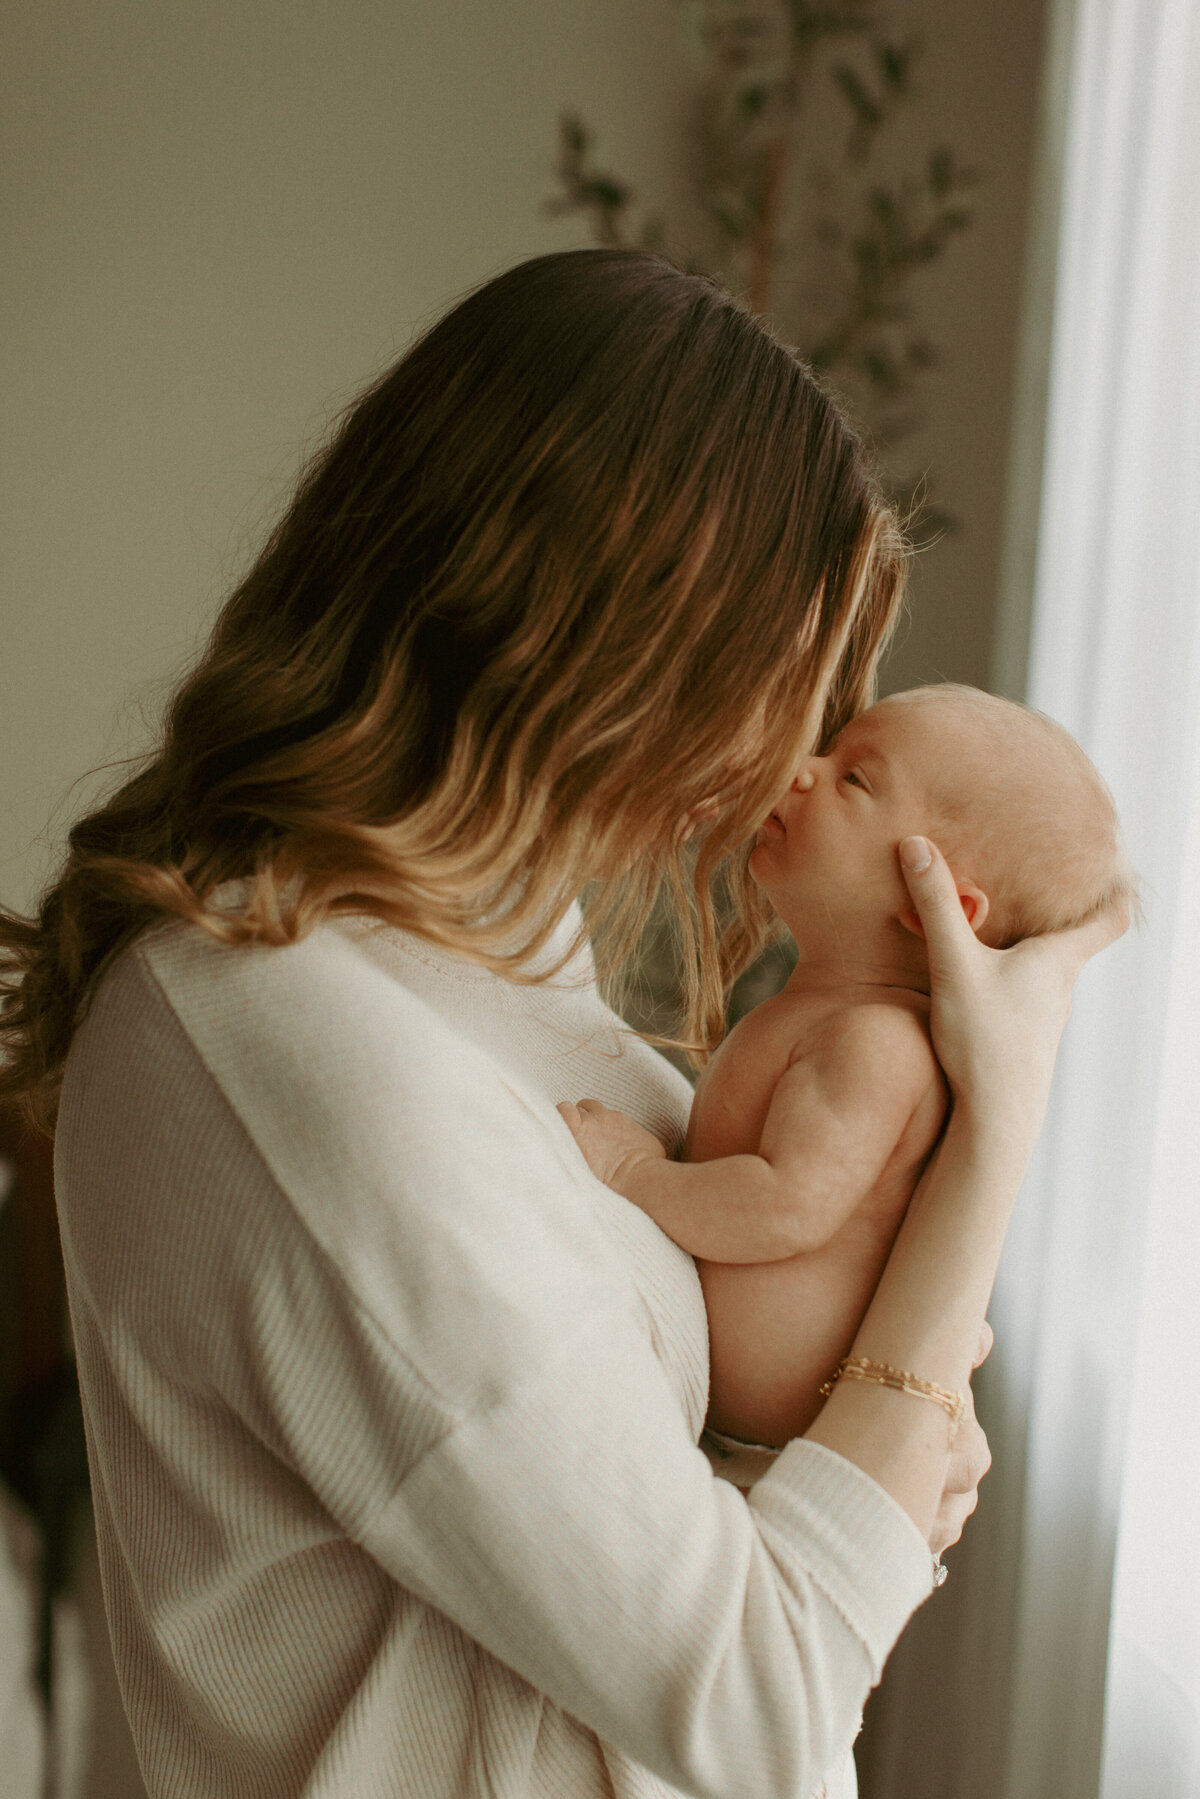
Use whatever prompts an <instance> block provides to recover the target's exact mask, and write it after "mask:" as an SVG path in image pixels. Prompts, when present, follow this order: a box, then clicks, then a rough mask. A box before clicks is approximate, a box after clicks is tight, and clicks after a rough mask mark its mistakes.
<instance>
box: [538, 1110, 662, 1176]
mask: <svg viewBox="0 0 1200 1799" xmlns="http://www.w3.org/2000/svg"><path fill="white" fill-rule="evenodd" d="M558 1109H559V1112H560V1113H561V1114H562V1117H563V1119H564V1121H565V1123H566V1124H567V1126H568V1128H569V1130H570V1132H571V1135H572V1136H573V1137H574V1139H575V1141H576V1143H578V1145H579V1147H580V1149H581V1150H582V1151H583V1153H584V1156H585V1157H586V1159H587V1165H588V1167H589V1168H590V1169H591V1171H592V1173H593V1174H594V1175H595V1176H596V1178H597V1180H601V1181H603V1182H604V1184H605V1186H606V1187H613V1188H615V1189H616V1191H617V1192H618V1193H623V1192H624V1190H625V1181H626V1179H627V1177H628V1176H629V1174H630V1172H631V1171H632V1170H633V1169H634V1168H636V1167H637V1165H638V1164H639V1163H640V1162H646V1161H651V1160H659V1161H661V1160H664V1159H665V1157H666V1154H667V1152H666V1150H665V1149H664V1148H663V1146H662V1144H661V1143H660V1142H659V1140H658V1138H657V1137H653V1136H651V1134H650V1132H649V1131H644V1130H643V1129H642V1127H641V1125H640V1124H635V1123H634V1122H633V1119H632V1118H627V1117H626V1116H625V1114H624V1112H614V1111H613V1110H612V1109H611V1108H610V1107H608V1106H602V1105H601V1104H600V1101H599V1100H598V1099H581V1100H580V1102H579V1104H578V1105H577V1106H573V1105H571V1103H570V1102H569V1101H565V1102H564V1103H563V1104H562V1105H560V1106H559V1108H558Z"/></svg>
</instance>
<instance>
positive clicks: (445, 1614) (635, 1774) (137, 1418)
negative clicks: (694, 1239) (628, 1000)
mask: <svg viewBox="0 0 1200 1799" xmlns="http://www.w3.org/2000/svg"><path fill="white" fill-rule="evenodd" d="M571 923H572V921H570V920H568V921H567V924H566V926H565V927H564V929H567V930H569V929H570V928H571ZM551 953H553V951H552V952H551ZM587 1093H590V1094H593V1095H595V1096H596V1097H598V1098H600V1099H601V1100H603V1101H604V1102H605V1103H606V1104H609V1105H614V1106H620V1107H621V1108H622V1109H624V1110H626V1111H628V1112H630V1113H631V1114H632V1115H633V1116H634V1117H636V1118H638V1119H640V1120H641V1121H642V1122H643V1123H645V1124H647V1125H649V1126H650V1127H651V1128H654V1129H657V1130H658V1131H660V1132H661V1133H662V1134H664V1135H666V1136H677V1135H678V1134H679V1133H680V1132H681V1131H682V1128H683V1126H684V1123H685V1121H686V1115H687V1107H688V1103H689V1098H690V1095H689V1091H688V1088H687V1085H686V1083H685V1082H684V1081H683V1080H682V1079H681V1078H680V1077H679V1076H678V1075H677V1074H676V1073H675V1072H674V1071H673V1070H672V1069H671V1068H670V1067H669V1066H668V1064H667V1063H666V1062H665V1061H664V1060H663V1059H662V1058H661V1057H659V1056H658V1055H656V1054H655V1052H653V1051H652V1050H650V1049H648V1048H647V1047H646V1046H645V1045H643V1044H641V1043H639V1042H638V1041H636V1040H635V1039H633V1038H632V1037H631V1036H630V1035H629V1033H628V1032H626V1031H625V1030H624V1029H623V1027H621V1025H620V1024H619V1022H618V1021H617V1020H616V1018H615V1017H614V1016H613V1014H612V1013H611V1012H609V1011H608V1009H607V1008H606V1007H605V1006H604V1005H603V1004H602V1002H601V1001H600V999H599V997H598V995H597V993H596V991H595V987H594V983H593V981H592V979H591V971H590V967H589V966H588V963H587V960H586V959H577V961H576V962H575V963H574V964H573V965H572V966H571V967H570V968H569V969H567V970H566V971H564V973H563V975H562V976H561V977H559V978H558V979H557V980H556V981H555V982H553V983H552V984H549V985H540V986H524V985H517V984H514V983H509V982H504V981H502V980H499V979H498V978H496V977H494V976H492V975H490V974H488V973H486V971H482V970H480V969H478V968H476V967H474V966H473V965H469V964H465V963H463V962H461V961H458V960H456V959H455V958H453V957H449V956H443V955H441V954H439V953H437V952H434V951H432V950H431V949H430V948H429V947H428V946H426V945H424V944H422V943H419V942H416V941H415V940H413V939H410V938H406V937H403V936H401V935H400V934H398V933H396V932H394V931H390V930H386V929H383V928H380V927H377V926H375V925H373V924H367V923H365V922H361V921H355V922H354V923H352V924H349V925H341V926H336V927H335V926H327V927H323V928H321V929H319V930H317V931H316V932H314V933H313V934H312V935H311V936H310V937H308V938H307V939H306V940H305V941H304V942H303V943H301V944H298V945H296V946H294V947H292V948H288V949H265V948H257V947H242V948H238V949H232V950H230V949H225V948H222V947H221V946H219V945H217V944H215V943H214V942H212V941H211V940H210V939H208V938H207V937H205V936H203V935H202V934H201V933H199V932H197V931H195V930H194V929H192V928H191V927H187V926H182V925H168V926H165V927H160V928H158V929H156V930H154V931H152V932H150V933H149V934H147V935H146V936H145V937H143V938H142V939H141V940H139V942H138V943H137V944H136V945H134V947H133V948H132V949H130V950H129V951H127V952H126V953H125V954H124V955H123V956H122V957H121V958H120V960H119V961H118V962H117V963H116V964H115V965H114V967H113V968H112V969H111V970H110V972H109V973H108V975H107V976H106V978H105V980H104V982H103V984H102V986H101V988H100V990H99V992H98V994H97V996H96V999H95V1002H94V1004H93V1006H92V1008H91V1010H90V1013H89V1015H88V1018H87V1020H86V1021H85V1023H84V1025H83V1026H82V1028H81V1030H80V1031H79V1033H78V1035H77V1038H76V1042H75V1045H74V1046H73V1048H72V1052H71V1056H70V1059H69V1062H68V1067H67V1077H66V1082H65V1086H64V1093H63V1104H62V1112H61V1121H60V1126H59V1134H58V1142H57V1159H56V1174H57V1184H58V1193H59V1205H60V1211H61V1218H62V1231H63V1246H64V1256H65V1260H66V1267H67V1279H68V1287H69V1292H70V1298H71V1311H72V1322H73V1325H74V1329H75V1335H76V1342H77V1348H78V1356H79V1369H80V1380H81V1386H82V1390H83V1395H84V1405H85V1412H86V1417H87V1424H88V1436H89V1451H90V1457H91V1466H92V1477H93V1486H94V1493H95V1504H96V1515H97V1527H98V1536H99V1544H100V1554H101V1564H102V1570H103V1574H104V1582H105V1593H106V1601H107V1605H108V1611H109V1620H110V1626H111V1630H112V1636H113V1645H114V1653H115V1658H116V1664H117V1670H118V1674H119V1677H120V1680H121V1685H122V1690H123V1692H124V1695H125V1701H126V1705H127V1707H128V1710H129V1714H130V1719H131V1722H132V1726H133V1731H134V1737H135V1740H136V1742H137V1744H138V1750H139V1755H140V1758H141V1762H142V1767H143V1772H144V1775H145V1778H146V1782H147V1785H148V1788H149V1791H150V1793H151V1794H152V1795H153V1796H154V1799H177V1796H178V1799H184V1796H186V1799H193V1796H196V1799H200V1796H203V1799H227V1796H228V1799H234V1796H235V1795H236V1796H237V1799H251V1796H253V1799H291V1796H292V1795H295V1796H296V1799H299V1796H301V1795H303V1796H304V1799H334V1796H335V1795H337V1796H338V1799H344V1796H346V1795H350V1794H353V1795H354V1796H355V1799H376V1796H378V1799H384V1796H385V1795H386V1796H387V1799H401V1796H402V1799H475V1796H476V1795H480V1796H483V1795H487V1799H527V1796H528V1799H541V1796H542V1795H545V1796H546V1799H550V1796H551V1795H553V1799H600V1796H601V1795H613V1796H615V1799H663V1796H664V1795H666V1794H669V1793H672V1792H686V1793H693V1794H704V1795H711V1796H712V1799H741V1796H742V1795H744V1796H745V1799H775V1796H776V1795H778V1796H780V1799H782V1796H783V1795H787V1799H807V1795H809V1794H811V1793H813V1792H814V1791H819V1790H820V1786H821V1782H822V1780H825V1781H826V1782H827V1783H828V1784H827V1790H828V1793H829V1795H830V1799H847V1796H848V1795H851V1794H852V1793H853V1791H854V1785H853V1769H852V1764H851V1763H850V1761H849V1757H848V1753H847V1751H848V1745H849V1743H850V1741H851V1740H852V1737H853V1735H854V1731H855V1727H856V1724H857V1721H858V1715H859V1711H860V1708H861V1706H862V1703H863V1700H864V1698H865V1696H866V1693H867V1690H868V1688H869V1686H870V1685H871V1684H872V1682H873V1681H874V1680H876V1679H877V1678H878V1674H879V1670H880V1668H881V1666H882V1663H883V1660H884V1658H885V1656H886V1655H887V1653H888V1651H889V1650H890V1648H891V1645H892V1643H893V1642H894V1640H895V1638H896V1636H897V1635H898V1633H899V1631H900V1629H901V1628H902V1627H903V1624H904V1622H905V1620H906V1619H907V1617H908V1616H909V1614H910V1612H911V1611H912V1610H913V1608H914V1606H916V1605H917V1604H918V1603H919V1602H920V1600H921V1599H923V1598H924V1597H925V1595H926V1594H927V1593H928V1591H929V1585H930V1573H929V1569H930V1561H929V1555H928V1551H927V1549H926V1546H925V1544H924V1543H923V1541H922V1540H921V1538H920V1536H919V1533H918V1532H917V1531H916V1530H915V1528H914V1527H913V1525H912V1523H911V1522H910V1520H909V1519H908V1518H907V1517H906V1515H905V1514H904V1513H903V1512H902V1511H901V1510H900V1508H899V1507H898V1506H897V1505H896V1504H895V1503H894V1502H893V1501H892V1500H891V1499H890V1497H889V1496H888V1495H887V1494H885V1493H884V1492H883V1491H882V1490H881V1489H880V1488H879V1487H877V1486H876V1485H875V1484H874V1482H872V1481H870V1480H869V1479H868V1478H867V1477H866V1476H865V1475H863V1474H862V1473H861V1472H860V1471H859V1470H858V1469H856V1468H854V1467H853V1466H852V1465H851V1464H850V1463H848V1462H845V1461H844V1460H842V1458H840V1457H838V1456H836V1455H833V1454H831V1453H830V1452H829V1451H827V1450H824V1449H822V1448H820V1447H819V1446H818V1445H815V1444H809V1443H797V1444H793V1445H791V1446H789V1448H788V1449H787V1450H786V1451H785V1452H784V1454H783V1455H781V1456H780V1458H779V1460H778V1462H777V1464H776V1466H775V1467H774V1468H773V1469H772V1471H771V1472H770V1473H769V1474H768V1475H767V1476H766V1477H765V1478H764V1479H763V1480H762V1481H761V1482H760V1483H759V1484H758V1486H757V1487H756V1488H755V1490H754V1494H753V1496H752V1498H751V1500H750V1502H749V1503H747V1502H746V1501H745V1500H744V1499H743V1498H742V1497H741V1496H740V1495H739V1494H738V1492H737V1491H736V1490H735V1489H734V1488H732V1487H731V1486H729V1485H728V1484H726V1483H724V1482H722V1481H718V1480H714V1479H713V1477H712V1473H711V1470H710V1468H709V1466H708V1463H707V1461H706V1459H705V1457H704V1455H703V1454H702V1453H701V1452H700V1450H699V1449H698V1448H697V1438H698V1436H699V1434H700V1431H701V1428H702V1425H703V1417H704V1409H705V1404H706V1386H707V1372H706V1370H707V1338H706V1332H705V1324H704V1311H703V1304H702V1300H701V1296H700V1290H699V1283H698V1281H697V1279H696V1274H695V1270H694V1267H693V1266H692V1263H691V1261H690V1260H689V1258H688V1257H687V1256H686V1255H684V1254H683V1253H682V1252H681V1251H680V1250H678V1249H677V1248H676V1247H675V1245H674V1244H672V1243H670V1242H669V1241H668V1239H667V1238H666V1237H664V1236H663V1235H662V1233H661V1232H660V1231H659V1230H658V1229H657V1227H656V1226H655V1225H653V1224H652V1223H651V1222H650V1220H649V1219H647V1218H646V1217H645V1216H644V1215H643V1214H642V1213H640V1212H638V1211H637V1210H636V1208H634V1207H632V1206H630V1205H628V1204H627V1203H626V1202H625V1201H623V1200H621V1199H620V1198H618V1197H617V1196H615V1195H614V1194H612V1193H610V1192H609V1191H608V1190H607V1189H606V1188H604V1187H603V1186H602V1185H600V1184H599V1183H598V1182H597V1181H595V1180H594V1179H593V1178H592V1176H591V1175H590V1173H589V1172H588V1170H587V1168H586V1166H585V1165H584V1163H583V1161H582V1159H581V1157H580V1156H579V1154H578V1152H577V1150H576V1148H575V1145H574V1143H573V1141H572V1139H571V1136H570V1133H569V1132H568V1131H567V1129H566V1127H565V1125H564V1124H563V1123H562V1121H561V1119H560V1118H559V1117H558V1115H557V1113H556V1112H555V1110H554V1104H555V1102H556V1101H557V1100H559V1099H565V1098H578V1097H581V1096H582V1095H583V1094H587Z"/></svg>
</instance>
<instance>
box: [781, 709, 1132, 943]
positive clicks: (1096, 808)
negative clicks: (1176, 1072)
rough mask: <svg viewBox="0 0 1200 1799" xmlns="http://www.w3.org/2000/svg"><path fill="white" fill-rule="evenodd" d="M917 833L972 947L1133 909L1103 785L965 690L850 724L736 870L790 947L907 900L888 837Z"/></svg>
mask: <svg viewBox="0 0 1200 1799" xmlns="http://www.w3.org/2000/svg"><path fill="white" fill-rule="evenodd" d="M912 834H921V835H924V836H928V837H932V838H933V840H934V842H935V843H936V844H937V845H938V847H939V849H940V850H941V851H942V853H943V854H944V856H945V857H946V860H947V862H948V863H949V865H950V868H951V870H952V871H953V873H954V875H955V878H956V880H957V881H958V883H959V889H960V892H961V893H962V894H963V903H964V908H965V909H966V911H967V912H968V915H969V916H971V917H972V921H973V923H974V924H975V927H976V929H977V931H978V933H979V936H980V937H981V938H982V939H983V941H984V942H986V943H989V944H992V945H994V946H996V947H1004V946H1007V945H1008V944H1010V943H1015V942H1017V941H1018V940H1019V939H1020V938H1022V937H1029V936H1034V935H1038V934H1040V933H1042V932H1045V931H1055V930H1065V929H1067V928H1069V927H1070V926H1072V925H1077V924H1082V923H1083V922H1084V921H1085V920H1087V919H1090V918H1093V917H1096V916H1098V915H1100V914H1103V913H1104V912H1106V911H1109V910H1115V909H1117V908H1121V907H1124V908H1129V909H1135V908H1136V903H1137V900H1136V892H1137V885H1136V880H1135V877H1134V875H1133V872H1132V870H1131V868H1130V865H1129V861H1128V858H1127V857H1126V855H1125V851H1124V848H1123V847H1122V844H1121V839H1120V833H1119V831H1118V827H1117V816H1116V811H1115V808H1114V806H1113V802H1112V798H1111V796H1110V794H1109V792H1108V789H1107V788H1106V787H1105V785H1104V782H1103V781H1102V780H1101V778H1100V776H1099V775H1098V774H1097V772H1096V770H1095V769H1094V768H1093V767H1092V764H1091V763H1090V762H1089V760H1088V758H1087V757H1086V756H1085V755H1084V753H1083V751H1082V750H1081V749H1080V747H1079V745H1078V744H1077V743H1076V742H1075V740H1074V738H1073V737H1071V736H1070V734H1069V733H1068V732H1067V731H1065V730H1064V729H1063V728H1062V726H1061V725H1058V724H1056V723H1055V722H1054V721H1053V719H1050V718H1047V717H1046V716H1045V715H1044V714H1042V713H1040V712H1032V711H1030V710H1029V709H1028V708H1027V707H1025V706H1018V705H1016V704H1014V703H1013V702H1012V701H1009V700H1000V699H996V698H994V697H993V696H992V695H991V694H986V693H982V692H980V691H978V690H977V689H975V688H971V687H957V686H949V685H947V686H944V687H919V688H915V689H913V690H911V691H910V692H908V693H901V694H896V695H893V696H892V697H891V698H890V699H887V700H882V701H880V703H879V704H878V705H876V706H872V707H871V708H870V710H869V711H867V712H864V713H861V714H860V715H859V716H858V717H857V718H855V719H852V720H851V722H850V723H849V724H848V725H847V726H846V728H845V730H844V731H843V732H842V733H841V734H840V736H839V737H838V738H837V739H836V741H835V742H834V743H833V745H832V746H831V747H830V749H829V750H828V751H827V752H826V754H825V755H824V756H816V757H812V758H810V759H809V761H808V762H807V763H805V765H804V767H803V768H802V769H801V771H800V773H799V774H798V775H797V777H796V780H795V781H794V782H793V785H792V788H791V790H790V792H789V793H788V794H787V795H786V796H785V798H784V800H783V801H782V802H781V803H780V806H779V807H778V808H777V810H776V812H775V813H773V814H772V816H771V818H770V819H769V820H768V821H767V823H766V824H765V825H764V826H763V827H762V830H761V831H760V833H759V842H758V846H757V848H756V849H755V851H754V854H753V856H752V858H751V863H750V867H751V871H752V872H753V873H754V875H755V877H756V878H757V879H758V880H759V882H760V883H761V885H762V886H763V888H764V889H765V891H766V892H767V893H768V895H769V896H770V897H771V899H772V900H773V901H774V903H775V905H776V907H777V908H778V910H779V911H780V913H781V914H782V916H783V918H784V920H785V922H786V923H788V924H789V926H790V927H791V928H792V930H793V931H794V932H796V934H797V935H798V936H799V935H800V930H801V928H802V927H803V925H804V922H805V921H806V920H811V919H812V918H813V917H814V915H815V914H816V913H818V912H820V911H823V912H824V913H825V914H826V916H827V917H828V918H829V919H830V920H831V921H832V920H834V919H835V918H837V917H838V916H839V915H840V916H842V917H843V918H844V919H845V920H846V921H847V922H850V921H851V920H852V919H853V918H855V917H857V918H859V919H861V920H862V921H863V922H864V923H865V924H866V923H869V922H870V920H871V919H872V918H875V917H878V918H880V919H881V920H886V919H887V918H890V919H891V920H892V922H893V928H894V926H895V924H896V923H897V922H899V921H900V920H901V919H902V918H903V917H904V916H905V914H906V908H907V907H908V906H909V905H910V904H911V902H909V901H908V899H907V894H906V892H905V889H904V886H903V882H902V880H901V878H900V874H899V869H898V866H897V864H896V856H895V850H896V845H897V844H898V843H899V842H900V840H901V839H902V838H903V837H905V836H909V835H912Z"/></svg>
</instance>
